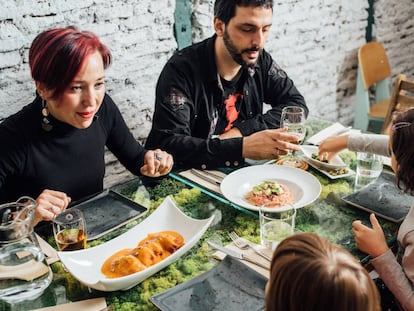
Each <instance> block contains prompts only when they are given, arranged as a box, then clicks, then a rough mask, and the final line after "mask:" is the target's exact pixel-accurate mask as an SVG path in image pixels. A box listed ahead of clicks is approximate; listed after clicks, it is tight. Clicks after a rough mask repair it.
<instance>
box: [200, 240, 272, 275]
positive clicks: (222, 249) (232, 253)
mask: <svg viewBox="0 0 414 311" xmlns="http://www.w3.org/2000/svg"><path fill="white" fill-rule="evenodd" d="M207 243H208V245H210V246H211V247H213V248H215V249H217V250H219V251H220V252H223V253H225V254H226V255H229V256H231V257H233V258H236V259H239V260H245V261H248V262H251V263H253V264H255V265H257V266H259V267H262V268H264V269H266V270H269V269H270V266H269V263H268V264H265V263H263V262H260V261H259V260H256V259H255V258H253V257H251V256H250V255H247V254H244V253H240V252H237V251H235V250H232V249H230V248H227V247H223V246H221V245H218V244H217V243H214V242H212V241H207Z"/></svg>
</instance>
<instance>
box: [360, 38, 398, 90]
mask: <svg viewBox="0 0 414 311" xmlns="http://www.w3.org/2000/svg"><path fill="white" fill-rule="evenodd" d="M358 66H359V67H360V68H361V73H362V82H363V83H364V88H365V89H366V90H367V89H368V88H370V87H371V86H373V85H374V84H375V83H377V82H378V81H381V80H384V79H386V78H388V77H390V76H391V66H390V63H389V61H388V57H387V53H386V52H385V49H384V47H383V46H382V44H381V43H379V42H376V41H372V42H368V43H366V44H364V45H363V46H361V47H360V48H359V50H358Z"/></svg>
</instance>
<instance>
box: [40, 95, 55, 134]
mask: <svg viewBox="0 0 414 311" xmlns="http://www.w3.org/2000/svg"><path fill="white" fill-rule="evenodd" d="M42 116H43V119H42V129H44V130H45V131H46V132H50V131H51V130H52V129H53V125H52V124H50V120H49V119H48V118H47V117H48V116H49V110H47V107H46V101H45V100H44V99H42Z"/></svg>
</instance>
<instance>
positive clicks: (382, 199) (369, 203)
mask: <svg viewBox="0 0 414 311" xmlns="http://www.w3.org/2000/svg"><path fill="white" fill-rule="evenodd" d="M342 200H344V201H345V202H346V203H348V204H351V205H353V206H356V207H358V208H360V209H363V210H365V211H367V212H371V213H372V212H373V213H375V214H376V215H378V216H379V217H382V218H385V219H388V220H390V221H393V222H401V221H403V219H404V218H405V216H406V215H407V214H408V211H409V210H410V207H411V205H412V204H413V203H414V197H413V196H411V195H409V194H407V193H404V192H403V191H402V190H400V189H398V187H397V185H396V183H395V175H394V174H390V173H386V172H382V173H381V175H380V176H379V177H378V178H377V179H376V180H375V181H374V182H372V183H370V184H368V185H367V186H365V187H364V188H362V189H360V190H359V191H356V192H354V193H352V194H350V195H347V196H345V197H344V198H342Z"/></svg>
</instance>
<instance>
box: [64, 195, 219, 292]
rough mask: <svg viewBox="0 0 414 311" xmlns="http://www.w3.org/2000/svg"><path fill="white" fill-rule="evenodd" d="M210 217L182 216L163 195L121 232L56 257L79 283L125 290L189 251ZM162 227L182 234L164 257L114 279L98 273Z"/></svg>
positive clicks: (103, 288)
mask: <svg viewBox="0 0 414 311" xmlns="http://www.w3.org/2000/svg"><path fill="white" fill-rule="evenodd" d="M213 218H214V216H211V217H210V218H208V219H203V220H198V219H193V218H191V217H189V216H187V215H185V214H184V213H183V212H182V211H181V210H180V209H179V208H178V207H177V206H176V205H175V204H174V202H173V201H172V200H171V199H170V198H169V197H167V198H166V199H165V200H164V202H163V203H162V204H161V205H160V206H159V207H158V208H157V209H156V210H155V211H154V212H153V213H152V214H151V215H149V216H148V217H147V218H146V219H144V220H143V221H142V222H141V223H139V224H138V225H137V226H135V227H134V228H132V229H130V230H128V231H127V232H125V233H124V234H122V235H120V236H118V237H116V238H114V239H112V240H110V241H108V242H106V243H104V244H101V245H98V246H95V247H92V248H88V249H84V250H79V251H72V252H58V256H59V258H60V260H61V261H62V263H63V264H64V266H65V267H66V269H67V270H68V271H69V272H70V273H71V274H72V275H73V276H74V277H75V278H76V279H78V280H79V281H80V282H82V283H83V284H85V285H87V286H89V287H91V288H94V289H97V290H101V291H116V290H126V289H129V288H131V287H133V286H135V285H137V284H139V283H140V282H142V281H143V280H145V279H146V278H148V277H149V276H151V275H153V274H154V273H156V272H158V271H159V270H161V269H163V268H164V267H166V266H168V265H169V264H171V263H172V262H174V261H175V260H177V259H178V258H180V257H181V256H182V255H183V254H184V253H186V252H187V251H188V250H190V249H191V248H192V247H193V246H194V245H195V244H196V243H197V241H198V240H199V239H200V238H201V236H202V235H203V234H204V232H205V231H206V230H207V229H208V227H209V225H210V224H211V222H212V220H213ZM164 230H172V231H176V232H178V233H180V234H181V235H182V236H183V237H184V241H185V244H184V246H182V247H181V248H180V249H178V250H177V251H176V252H175V253H173V254H172V255H170V256H169V257H167V258H165V259H164V260H162V261H160V262H158V263H157V264H155V265H153V266H150V267H148V268H146V269H145V270H143V271H140V272H137V273H133V274H130V275H127V276H124V277H120V278H114V279H109V278H106V277H105V276H104V275H103V274H102V273H101V266H102V264H103V263H104V261H105V260H106V259H107V258H108V257H110V256H111V255H113V254H114V253H115V252H117V251H119V250H121V249H124V248H133V247H136V245H137V244H138V242H139V241H140V240H142V239H143V238H145V237H146V236H147V234H148V233H154V232H159V231H164Z"/></svg>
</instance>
